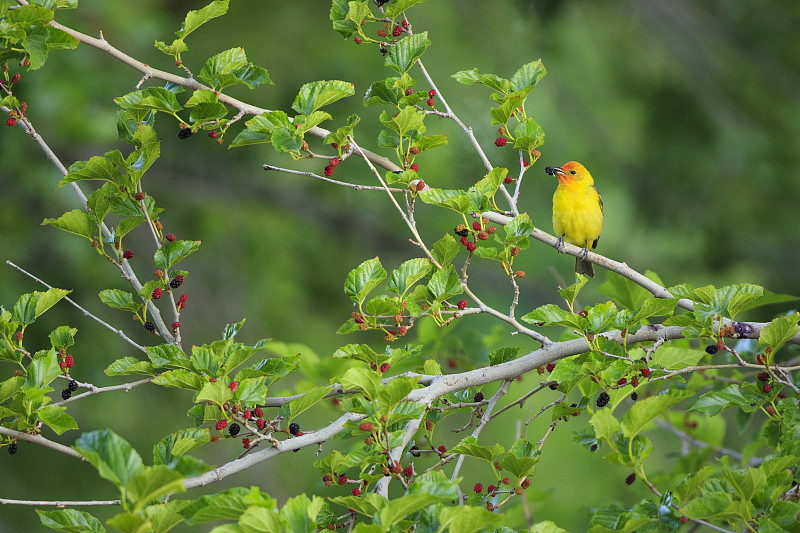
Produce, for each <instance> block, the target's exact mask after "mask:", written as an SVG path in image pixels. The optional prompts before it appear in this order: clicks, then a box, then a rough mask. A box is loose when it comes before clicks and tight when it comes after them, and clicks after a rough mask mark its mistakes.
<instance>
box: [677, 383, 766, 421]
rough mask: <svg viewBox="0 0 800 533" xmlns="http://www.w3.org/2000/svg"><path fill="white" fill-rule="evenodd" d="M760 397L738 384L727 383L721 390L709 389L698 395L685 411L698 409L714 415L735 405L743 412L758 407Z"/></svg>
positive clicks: (749, 411)
mask: <svg viewBox="0 0 800 533" xmlns="http://www.w3.org/2000/svg"><path fill="white" fill-rule="evenodd" d="M759 401H760V397H759V396H758V395H757V394H754V393H751V392H747V391H745V390H743V389H742V388H741V387H739V386H738V385H728V386H727V387H725V388H724V389H722V390H721V391H711V392H707V393H705V394H703V395H702V396H700V397H699V398H698V399H697V401H695V402H694V404H692V405H691V406H690V407H689V408H688V409H687V411H700V412H701V413H703V414H705V415H707V416H716V415H718V414H719V413H720V412H722V410H723V409H726V408H728V407H737V408H739V409H740V410H741V411H743V412H745V413H752V412H753V411H755V410H756V409H758V402H759Z"/></svg>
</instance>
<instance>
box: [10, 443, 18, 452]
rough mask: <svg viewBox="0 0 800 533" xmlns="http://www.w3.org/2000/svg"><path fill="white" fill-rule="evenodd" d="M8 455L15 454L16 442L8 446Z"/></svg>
mask: <svg viewBox="0 0 800 533" xmlns="http://www.w3.org/2000/svg"><path fill="white" fill-rule="evenodd" d="M8 453H9V454H11V455H14V454H15V453H17V443H16V442H12V443H11V444H9V445H8Z"/></svg>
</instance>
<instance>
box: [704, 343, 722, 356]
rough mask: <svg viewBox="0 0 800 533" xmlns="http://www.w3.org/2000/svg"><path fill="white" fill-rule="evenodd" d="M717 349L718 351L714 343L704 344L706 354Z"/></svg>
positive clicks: (713, 352) (712, 352)
mask: <svg viewBox="0 0 800 533" xmlns="http://www.w3.org/2000/svg"><path fill="white" fill-rule="evenodd" d="M718 351H719V347H718V346H717V345H716V344H709V345H708V346H706V353H707V354H711V355H714V354H715V353H717V352H718Z"/></svg>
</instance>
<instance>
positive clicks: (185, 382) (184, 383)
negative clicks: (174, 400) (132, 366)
mask: <svg viewBox="0 0 800 533" xmlns="http://www.w3.org/2000/svg"><path fill="white" fill-rule="evenodd" d="M146 362H147V361H142V363H146ZM151 366H152V365H151ZM153 384H154V385H161V386H162V387H177V388H179V389H186V390H191V391H195V392H197V391H199V390H201V389H202V388H203V386H204V385H205V384H206V380H205V379H203V378H201V377H200V376H198V375H197V374H196V373H194V372H190V371H189V370H185V369H182V368H179V369H176V370H167V371H166V372H162V373H161V374H159V375H157V376H156V377H155V378H153Z"/></svg>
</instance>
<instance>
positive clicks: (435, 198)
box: [419, 187, 472, 214]
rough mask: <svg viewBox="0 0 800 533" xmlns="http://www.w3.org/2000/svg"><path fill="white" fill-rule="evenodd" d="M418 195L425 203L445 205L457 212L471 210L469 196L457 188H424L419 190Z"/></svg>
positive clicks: (463, 212) (464, 212)
mask: <svg viewBox="0 0 800 533" xmlns="http://www.w3.org/2000/svg"><path fill="white" fill-rule="evenodd" d="M419 197H420V198H421V199H422V201H423V202H425V203H426V204H431V205H437V206H439V207H446V208H447V209H452V210H453V211H456V212H457V213H462V214H466V213H469V212H470V211H472V209H471V205H470V198H469V196H467V194H466V193H465V192H464V191H461V190H458V189H455V190H454V189H435V188H433V187H431V188H425V189H423V190H422V191H420V192H419Z"/></svg>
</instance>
